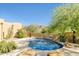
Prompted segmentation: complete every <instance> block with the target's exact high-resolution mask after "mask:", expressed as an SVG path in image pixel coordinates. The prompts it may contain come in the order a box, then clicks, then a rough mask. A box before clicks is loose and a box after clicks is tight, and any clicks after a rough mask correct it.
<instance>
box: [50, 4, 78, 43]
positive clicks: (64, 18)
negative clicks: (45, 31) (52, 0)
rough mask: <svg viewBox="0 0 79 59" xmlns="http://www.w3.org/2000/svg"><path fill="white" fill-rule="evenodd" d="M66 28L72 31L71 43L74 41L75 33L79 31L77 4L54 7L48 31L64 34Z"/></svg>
mask: <svg viewBox="0 0 79 59" xmlns="http://www.w3.org/2000/svg"><path fill="white" fill-rule="evenodd" d="M68 30H70V31H71V32H73V43H75V34H76V33H77V34H78V33H79V4H65V5H63V6H60V7H58V8H56V9H55V13H54V16H53V19H52V21H51V23H50V25H49V31H50V32H59V33H61V35H64V33H65V32H66V31H68Z"/></svg>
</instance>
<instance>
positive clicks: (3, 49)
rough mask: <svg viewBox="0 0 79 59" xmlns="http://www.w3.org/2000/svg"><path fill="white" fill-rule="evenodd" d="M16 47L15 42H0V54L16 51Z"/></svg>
mask: <svg viewBox="0 0 79 59" xmlns="http://www.w3.org/2000/svg"><path fill="white" fill-rule="evenodd" d="M16 47H17V45H16V43H15V42H13V41H12V42H6V41H1V42H0V53H7V52H10V51H12V50H14V49H16Z"/></svg>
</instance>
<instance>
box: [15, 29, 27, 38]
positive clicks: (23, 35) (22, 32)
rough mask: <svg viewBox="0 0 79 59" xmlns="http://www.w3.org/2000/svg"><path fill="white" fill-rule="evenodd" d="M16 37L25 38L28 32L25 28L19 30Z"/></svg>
mask: <svg viewBox="0 0 79 59" xmlns="http://www.w3.org/2000/svg"><path fill="white" fill-rule="evenodd" d="M15 37H16V38H24V37H26V32H25V30H24V29H20V30H18V32H17V33H16V35H15Z"/></svg>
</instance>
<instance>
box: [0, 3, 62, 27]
mask: <svg viewBox="0 0 79 59" xmlns="http://www.w3.org/2000/svg"><path fill="white" fill-rule="evenodd" d="M60 5H62V4H59V3H49V4H48V3H36V4H34V3H4V4H0V18H2V19H5V21H7V22H19V23H22V24H23V25H25V26H28V25H30V24H39V25H48V24H49V23H50V21H51V18H52V15H53V13H52V12H53V10H54V9H55V8H56V7H58V6H60Z"/></svg>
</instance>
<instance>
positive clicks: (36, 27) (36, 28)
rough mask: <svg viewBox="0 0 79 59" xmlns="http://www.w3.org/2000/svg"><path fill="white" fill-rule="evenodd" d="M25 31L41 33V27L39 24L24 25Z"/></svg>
mask: <svg viewBox="0 0 79 59" xmlns="http://www.w3.org/2000/svg"><path fill="white" fill-rule="evenodd" d="M25 29H26V31H27V32H31V33H41V31H42V29H43V27H42V26H41V25H34V24H31V25H29V26H27V27H25Z"/></svg>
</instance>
